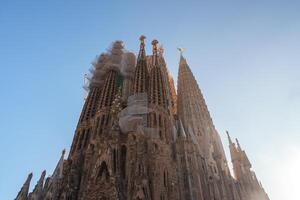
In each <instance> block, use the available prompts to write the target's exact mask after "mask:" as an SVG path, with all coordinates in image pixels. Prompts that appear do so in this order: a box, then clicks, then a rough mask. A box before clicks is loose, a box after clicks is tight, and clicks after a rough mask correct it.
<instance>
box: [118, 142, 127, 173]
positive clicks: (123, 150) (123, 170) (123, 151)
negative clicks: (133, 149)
mask: <svg viewBox="0 0 300 200" xmlns="http://www.w3.org/2000/svg"><path fill="white" fill-rule="evenodd" d="M126 151H127V149H126V146H125V145H122V147H121V155H120V168H121V177H122V178H125V177H126Z"/></svg>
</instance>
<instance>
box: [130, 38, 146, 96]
mask: <svg viewBox="0 0 300 200" xmlns="http://www.w3.org/2000/svg"><path fill="white" fill-rule="evenodd" d="M145 38H146V37H145V36H143V35H142V36H141V37H140V42H141V44H140V52H139V55H138V60H137V65H136V68H135V72H134V82H133V93H134V94H136V93H145V92H147V91H148V78H149V74H148V68H147V59H146V52H145Z"/></svg>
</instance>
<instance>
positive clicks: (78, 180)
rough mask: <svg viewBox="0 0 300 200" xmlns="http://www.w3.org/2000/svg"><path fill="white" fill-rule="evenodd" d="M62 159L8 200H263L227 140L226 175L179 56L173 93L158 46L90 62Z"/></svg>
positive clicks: (117, 49) (115, 49) (240, 153)
mask: <svg viewBox="0 0 300 200" xmlns="http://www.w3.org/2000/svg"><path fill="white" fill-rule="evenodd" d="M93 66H94V67H93V70H91V77H90V79H89V80H90V82H89V86H88V90H89V91H88V95H87V98H86V100H85V103H84V106H83V109H82V112H81V116H80V118H79V121H78V124H77V127H76V131H75V134H74V139H73V142H72V145H71V149H70V152H69V154H68V156H67V158H65V151H63V152H62V155H61V158H60V160H59V162H58V164H57V166H56V168H55V170H54V172H53V174H52V175H50V176H48V177H46V172H45V171H44V172H43V173H42V175H41V177H40V179H39V181H38V182H37V184H36V186H35V187H34V189H33V190H32V191H31V192H29V188H30V181H31V178H32V174H29V176H28V178H27V180H26V181H25V183H24V185H23V187H22V188H21V190H20V192H19V193H18V195H17V197H16V200H269V198H268V195H267V194H266V192H265V191H264V189H263V187H262V185H261V183H260V182H259V181H258V179H257V178H256V175H255V173H254V172H253V171H252V170H251V163H250V161H249V159H248V157H247V155H246V153H245V151H244V150H243V149H242V147H241V145H240V144H239V142H238V141H237V140H236V141H232V139H231V138H230V136H229V134H228V133H227V134H228V140H229V148H230V153H231V161H232V165H233V175H232V174H231V172H230V170H229V166H228V163H227V160H226V157H225V153H224V149H223V145H222V142H221V139H220V136H219V134H218V132H217V130H216V128H215V126H214V124H213V121H212V119H211V116H210V113H209V111H208V108H207V106H206V103H205V100H204V97H203V95H202V93H201V90H200V88H199V87H198V84H197V82H196V79H195V77H194V76H193V73H192V71H191V69H190V67H189V65H188V64H187V61H186V59H185V58H184V57H183V55H182V53H181V55H180V61H179V73H178V82H177V83H178V84H177V85H178V87H177V92H176V90H175V86H174V81H173V78H172V76H171V75H170V73H169V71H168V69H167V67H166V63H165V60H164V57H163V49H162V48H159V47H158V41H157V40H153V41H152V55H146V52H145V37H144V36H141V37H140V49H139V53H138V55H137V59H136V56H135V54H133V53H131V52H129V51H127V50H125V48H124V45H123V43H122V42H121V41H116V42H114V43H113V44H112V46H111V48H110V50H109V51H108V52H106V53H103V54H101V55H100V56H99V57H98V58H97V59H96V61H95V62H94V63H93Z"/></svg>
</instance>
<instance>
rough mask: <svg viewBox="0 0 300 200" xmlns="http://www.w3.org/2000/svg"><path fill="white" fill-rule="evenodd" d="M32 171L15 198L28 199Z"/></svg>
mask: <svg viewBox="0 0 300 200" xmlns="http://www.w3.org/2000/svg"><path fill="white" fill-rule="evenodd" d="M31 179H32V173H30V174H29V175H28V177H27V179H26V181H25V183H24V185H23V186H22V188H21V190H20V192H19V193H18V195H17V197H16V199H15V200H27V196H28V191H29V187H30V182H31Z"/></svg>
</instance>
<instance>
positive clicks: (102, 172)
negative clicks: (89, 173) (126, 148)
mask: <svg viewBox="0 0 300 200" xmlns="http://www.w3.org/2000/svg"><path fill="white" fill-rule="evenodd" d="M109 176H110V175H109V171H108V167H107V164H106V162H105V161H102V163H101V165H100V168H99V171H98V175H97V180H100V179H102V178H105V179H106V180H108V178H109Z"/></svg>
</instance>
